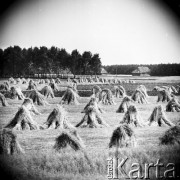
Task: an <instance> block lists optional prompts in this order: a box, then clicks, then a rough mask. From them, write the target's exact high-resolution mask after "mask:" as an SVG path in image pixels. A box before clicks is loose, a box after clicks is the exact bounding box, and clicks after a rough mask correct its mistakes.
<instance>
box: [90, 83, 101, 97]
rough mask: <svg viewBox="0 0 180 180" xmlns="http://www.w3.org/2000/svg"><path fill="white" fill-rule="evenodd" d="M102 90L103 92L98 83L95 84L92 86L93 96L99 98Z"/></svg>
mask: <svg viewBox="0 0 180 180" xmlns="http://www.w3.org/2000/svg"><path fill="white" fill-rule="evenodd" d="M100 92H101V88H100V87H99V86H98V85H95V86H93V88H92V94H93V95H92V96H93V97H96V98H99V94H100Z"/></svg>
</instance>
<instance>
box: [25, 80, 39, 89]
mask: <svg viewBox="0 0 180 180" xmlns="http://www.w3.org/2000/svg"><path fill="white" fill-rule="evenodd" d="M27 90H37V86H36V83H35V82H34V81H33V80H32V79H31V80H30V81H29V85H28V88H27Z"/></svg>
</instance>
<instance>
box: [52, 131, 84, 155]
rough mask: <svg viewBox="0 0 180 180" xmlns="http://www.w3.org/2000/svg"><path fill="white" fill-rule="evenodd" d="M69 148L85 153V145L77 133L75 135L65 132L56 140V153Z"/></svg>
mask: <svg viewBox="0 0 180 180" xmlns="http://www.w3.org/2000/svg"><path fill="white" fill-rule="evenodd" d="M68 146H70V147H71V148H72V149H74V150H75V151H77V150H81V151H83V152H85V151H84V148H85V146H84V143H83V141H82V139H81V138H80V137H79V135H78V134H77V132H76V131H75V133H71V132H68V131H65V130H63V131H62V133H61V134H60V135H59V136H58V137H57V138H56V142H55V145H54V149H55V150H56V151H59V150H60V149H63V148H66V147H68Z"/></svg>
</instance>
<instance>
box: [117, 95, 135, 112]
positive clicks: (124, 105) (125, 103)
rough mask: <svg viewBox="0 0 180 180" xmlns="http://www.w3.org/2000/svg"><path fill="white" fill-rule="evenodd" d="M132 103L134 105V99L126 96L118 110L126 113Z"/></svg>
mask: <svg viewBox="0 0 180 180" xmlns="http://www.w3.org/2000/svg"><path fill="white" fill-rule="evenodd" d="M130 105H132V99H131V98H130V97H128V96H125V97H124V98H123V100H122V102H121V104H120V106H119V108H118V110H117V111H116V112H117V113H124V112H126V111H127V110H128V108H129V106H130Z"/></svg>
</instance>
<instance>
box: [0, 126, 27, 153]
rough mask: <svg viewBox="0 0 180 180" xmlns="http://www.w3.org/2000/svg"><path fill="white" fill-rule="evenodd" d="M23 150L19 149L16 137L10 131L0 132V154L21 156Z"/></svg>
mask: <svg viewBox="0 0 180 180" xmlns="http://www.w3.org/2000/svg"><path fill="white" fill-rule="evenodd" d="M22 153H24V150H23V149H22V148H21V146H20V144H19V142H18V140H17V135H16V134H15V133H14V132H13V131H12V130H10V129H3V130H1V131H0V154H7V155H14V154H22Z"/></svg>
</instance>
